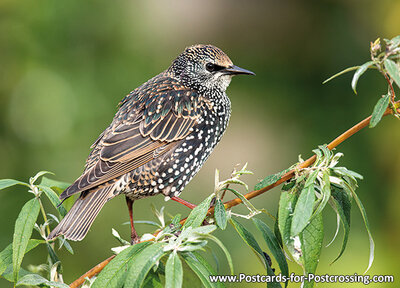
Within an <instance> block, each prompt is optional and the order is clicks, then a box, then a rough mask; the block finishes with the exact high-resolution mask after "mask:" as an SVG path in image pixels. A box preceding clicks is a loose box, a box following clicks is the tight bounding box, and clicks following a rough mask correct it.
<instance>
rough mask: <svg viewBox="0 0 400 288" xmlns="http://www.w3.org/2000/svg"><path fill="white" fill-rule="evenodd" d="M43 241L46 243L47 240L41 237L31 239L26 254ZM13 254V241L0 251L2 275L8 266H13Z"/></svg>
mask: <svg viewBox="0 0 400 288" xmlns="http://www.w3.org/2000/svg"><path fill="white" fill-rule="evenodd" d="M42 243H45V241H44V240H39V239H29V242H28V245H27V246H26V250H25V254H26V253H28V252H29V251H30V250H32V249H34V248H35V247H37V246H38V245H39V244H42ZM12 255H13V251H12V243H11V244H10V245H8V246H7V247H6V248H5V249H4V250H3V251H1V252H0V275H2V274H3V273H4V271H6V269H7V267H8V266H12V264H13V262H12V261H13V260H12Z"/></svg>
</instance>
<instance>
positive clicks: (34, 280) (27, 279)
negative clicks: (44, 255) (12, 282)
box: [16, 274, 69, 288]
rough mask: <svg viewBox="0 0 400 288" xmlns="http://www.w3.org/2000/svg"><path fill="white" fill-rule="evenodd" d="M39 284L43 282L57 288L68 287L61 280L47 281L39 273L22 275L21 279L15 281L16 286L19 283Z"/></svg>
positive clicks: (27, 284)
mask: <svg viewBox="0 0 400 288" xmlns="http://www.w3.org/2000/svg"><path fill="white" fill-rule="evenodd" d="M41 284H45V285H46V286H51V287H57V288H58V287H59V288H68V287H69V286H68V285H67V284H64V283H61V282H54V281H49V280H47V279H46V278H43V277H42V276H40V275H39V274H27V275H25V276H24V277H21V279H20V280H19V281H18V282H17V284H16V286H19V285H26V286H39V285H41Z"/></svg>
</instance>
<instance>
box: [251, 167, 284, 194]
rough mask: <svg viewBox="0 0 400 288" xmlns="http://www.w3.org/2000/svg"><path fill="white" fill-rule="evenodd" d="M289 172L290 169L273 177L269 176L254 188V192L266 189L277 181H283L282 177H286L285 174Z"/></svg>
mask: <svg viewBox="0 0 400 288" xmlns="http://www.w3.org/2000/svg"><path fill="white" fill-rule="evenodd" d="M289 171H290V168H289V169H285V170H283V171H280V172H278V173H275V174H272V175H268V176H267V177H265V178H264V179H263V180H261V181H260V182H259V183H257V184H256V186H254V190H260V189H262V188H264V187H267V186H269V185H272V184H274V183H275V182H276V181H278V180H279V179H281V177H282V175H284V174H285V173H287V172H289Z"/></svg>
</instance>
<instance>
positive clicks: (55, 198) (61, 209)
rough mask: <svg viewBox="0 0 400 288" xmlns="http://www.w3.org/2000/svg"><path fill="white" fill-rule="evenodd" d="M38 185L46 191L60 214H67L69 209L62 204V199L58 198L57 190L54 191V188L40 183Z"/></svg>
mask: <svg viewBox="0 0 400 288" xmlns="http://www.w3.org/2000/svg"><path fill="white" fill-rule="evenodd" d="M38 187H39V188H40V189H41V190H42V191H43V192H44V194H45V195H46V196H47V198H49V200H50V202H51V204H53V206H54V207H55V208H56V209H57V210H58V212H59V213H60V215H61V216H62V217H64V216H65V215H66V214H67V210H65V208H64V206H63V205H62V204H61V201H60V199H59V198H58V195H57V194H56V192H54V191H53V189H51V188H50V187H47V186H43V185H38ZM60 204H61V205H60Z"/></svg>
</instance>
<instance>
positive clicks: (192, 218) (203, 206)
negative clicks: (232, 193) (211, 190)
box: [183, 194, 214, 228]
mask: <svg viewBox="0 0 400 288" xmlns="http://www.w3.org/2000/svg"><path fill="white" fill-rule="evenodd" d="M213 197H214V194H211V195H210V196H208V197H207V198H206V199H205V200H203V202H201V203H200V204H199V205H197V206H196V207H195V208H194V209H193V210H192V212H190V214H189V216H188V218H187V219H186V222H185V224H184V225H183V227H189V226H191V227H193V228H196V227H199V226H200V225H201V223H203V221H204V219H205V218H206V216H207V211H208V208H210V203H211V199H212V198H213Z"/></svg>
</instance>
